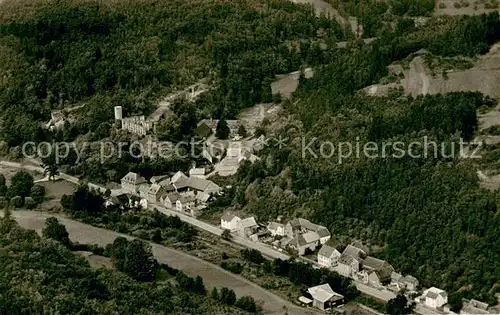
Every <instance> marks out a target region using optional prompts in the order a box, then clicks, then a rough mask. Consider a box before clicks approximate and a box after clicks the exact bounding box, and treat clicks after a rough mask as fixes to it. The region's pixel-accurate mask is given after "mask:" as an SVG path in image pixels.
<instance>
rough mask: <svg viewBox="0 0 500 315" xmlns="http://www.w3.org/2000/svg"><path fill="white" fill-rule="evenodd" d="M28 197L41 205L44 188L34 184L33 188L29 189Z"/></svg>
mask: <svg viewBox="0 0 500 315" xmlns="http://www.w3.org/2000/svg"><path fill="white" fill-rule="evenodd" d="M30 196H31V197H32V198H33V200H35V202H36V203H38V204H40V203H42V202H43V198H44V196H45V187H43V186H42V185H38V184H35V185H34V186H33V188H31V193H30Z"/></svg>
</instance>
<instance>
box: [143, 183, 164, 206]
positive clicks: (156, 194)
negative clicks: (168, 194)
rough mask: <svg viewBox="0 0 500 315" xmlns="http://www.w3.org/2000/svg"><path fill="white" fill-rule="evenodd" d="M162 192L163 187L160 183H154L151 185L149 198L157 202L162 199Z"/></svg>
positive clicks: (150, 200)
mask: <svg viewBox="0 0 500 315" xmlns="http://www.w3.org/2000/svg"><path fill="white" fill-rule="evenodd" d="M162 194H163V187H162V186H160V185H158V184H152V185H151V186H150V187H149V190H148V198H147V199H148V201H149V202H157V201H159V200H160V197H161V195H162Z"/></svg>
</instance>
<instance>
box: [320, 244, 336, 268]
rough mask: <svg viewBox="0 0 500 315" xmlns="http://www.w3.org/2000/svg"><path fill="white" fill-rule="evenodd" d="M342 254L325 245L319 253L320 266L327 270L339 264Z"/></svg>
mask: <svg viewBox="0 0 500 315" xmlns="http://www.w3.org/2000/svg"><path fill="white" fill-rule="evenodd" d="M340 255H341V254H340V252H339V251H338V250H336V249H335V248H333V247H331V246H328V245H323V246H322V247H321V249H320V250H319V252H318V265H320V266H321V267H325V268H330V267H331V266H334V265H336V264H337V261H338V260H339V258H340Z"/></svg>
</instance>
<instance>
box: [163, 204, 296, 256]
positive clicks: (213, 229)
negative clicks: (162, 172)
mask: <svg viewBox="0 0 500 315" xmlns="http://www.w3.org/2000/svg"><path fill="white" fill-rule="evenodd" d="M153 208H154V209H156V210H158V211H159V212H161V213H163V214H166V215H169V216H178V217H179V218H180V219H181V220H182V221H184V222H186V223H188V224H191V225H193V226H195V227H197V228H199V229H201V230H204V231H207V232H209V233H212V234H214V235H217V236H220V235H221V234H222V229H221V228H219V227H217V226H214V225H211V224H208V223H206V222H203V221H200V220H198V219H195V218H193V217H190V216H188V215H185V214H183V213H180V212H177V211H172V210H169V209H166V208H165V207H161V206H158V205H154V206H153ZM232 241H233V242H234V243H236V244H239V245H242V246H245V247H248V248H252V249H256V250H258V251H260V252H261V253H262V254H263V255H264V256H267V257H269V258H273V259H274V258H280V259H283V260H288V259H290V256H288V255H286V254H284V253H281V252H279V251H277V250H274V249H272V248H271V247H269V246H267V245H265V244H262V243H256V242H253V241H251V240H248V239H245V238H242V237H240V236H237V235H233V236H232Z"/></svg>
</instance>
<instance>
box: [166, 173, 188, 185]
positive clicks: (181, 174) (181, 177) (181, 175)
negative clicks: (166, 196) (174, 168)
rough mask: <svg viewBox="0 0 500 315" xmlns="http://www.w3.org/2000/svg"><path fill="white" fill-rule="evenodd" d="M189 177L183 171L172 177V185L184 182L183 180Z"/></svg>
mask: <svg viewBox="0 0 500 315" xmlns="http://www.w3.org/2000/svg"><path fill="white" fill-rule="evenodd" d="M187 178H188V177H187V176H186V175H185V174H184V173H183V172H181V171H178V172H177V173H175V174H174V176H172V178H171V179H170V182H171V183H176V182H178V181H180V180H183V179H187Z"/></svg>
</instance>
